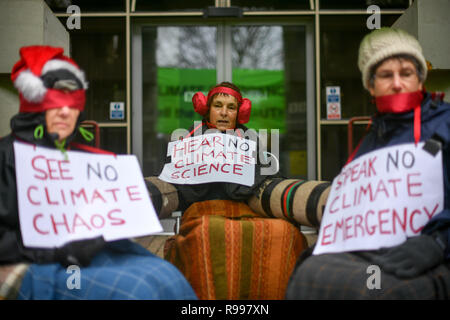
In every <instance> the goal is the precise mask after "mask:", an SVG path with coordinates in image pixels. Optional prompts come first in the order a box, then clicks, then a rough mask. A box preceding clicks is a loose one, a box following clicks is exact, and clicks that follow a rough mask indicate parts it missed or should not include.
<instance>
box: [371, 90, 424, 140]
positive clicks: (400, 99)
mask: <svg viewBox="0 0 450 320" xmlns="http://www.w3.org/2000/svg"><path fill="white" fill-rule="evenodd" d="M422 99H423V93H422V91H420V90H418V91H415V92H406V93H397V94H390V95H386V96H380V97H377V98H375V103H376V105H377V109H378V111H379V112H381V113H403V112H408V111H411V110H414V141H415V143H416V144H417V143H418V142H419V141H420V112H421V108H420V103H421V102H422Z"/></svg>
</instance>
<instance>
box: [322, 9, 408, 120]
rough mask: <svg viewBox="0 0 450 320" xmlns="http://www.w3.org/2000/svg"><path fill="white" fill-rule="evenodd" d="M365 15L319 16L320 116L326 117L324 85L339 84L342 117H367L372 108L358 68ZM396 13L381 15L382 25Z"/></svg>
mask: <svg viewBox="0 0 450 320" xmlns="http://www.w3.org/2000/svg"><path fill="white" fill-rule="evenodd" d="M367 17H368V16H365V15H364V16H351V19H349V17H348V16H322V17H321V18H320V22H321V24H320V31H321V34H320V60H321V67H320V68H321V72H320V73H321V88H322V97H321V118H322V119H327V114H326V87H327V86H339V87H340V91H341V117H342V118H343V119H348V118H351V117H354V116H370V115H372V114H373V113H374V111H375V107H374V106H373V105H372V104H371V98H370V95H369V93H368V92H367V91H366V90H365V89H364V87H363V85H362V80H361V72H360V71H359V69H358V64H357V63H358V50H359V44H360V42H361V40H362V38H363V37H364V36H365V35H366V34H367V33H369V32H370V31H371V30H369V29H367V26H366V19H367ZM398 17H399V16H398V15H381V26H391V25H392V24H393V23H394V22H395V20H396V19H397V18H398Z"/></svg>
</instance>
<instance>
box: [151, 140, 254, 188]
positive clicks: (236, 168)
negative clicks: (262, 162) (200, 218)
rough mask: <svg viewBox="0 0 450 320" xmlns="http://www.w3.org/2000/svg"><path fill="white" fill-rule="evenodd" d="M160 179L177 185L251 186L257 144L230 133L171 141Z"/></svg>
mask: <svg viewBox="0 0 450 320" xmlns="http://www.w3.org/2000/svg"><path fill="white" fill-rule="evenodd" d="M167 156H168V157H170V158H171V161H170V163H166V165H165V166H164V168H163V170H162V172H161V174H160V176H159V178H160V179H161V180H164V181H167V182H170V183H176V184H200V183H209V182H232V183H238V184H242V185H246V186H252V185H253V183H254V180H255V163H256V160H255V159H256V142H255V141H252V140H249V139H243V138H240V137H236V136H234V135H230V134H221V133H212V134H204V135H198V136H193V137H190V138H186V139H183V140H178V141H173V142H170V143H169V145H168V148H167Z"/></svg>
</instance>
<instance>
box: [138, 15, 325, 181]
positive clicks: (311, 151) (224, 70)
mask: <svg viewBox="0 0 450 320" xmlns="http://www.w3.org/2000/svg"><path fill="white" fill-rule="evenodd" d="M186 25H192V26H215V27H216V28H217V47H216V49H217V50H216V52H217V59H216V75H217V83H219V82H221V81H232V61H231V50H232V48H231V28H232V26H242V25H273V26H279V25H281V26H283V25H303V26H305V28H306V30H305V31H306V32H305V35H306V39H305V41H306V43H305V48H306V66H305V67H306V125H307V129H306V132H307V150H306V152H307V178H308V180H316V177H317V173H316V166H317V164H316V158H317V156H316V110H315V96H316V95H315V83H316V79H315V73H314V70H315V64H316V63H317V62H316V61H315V59H314V57H315V48H314V45H315V41H314V21H313V20H311V19H308V18H304V19H302V18H297V19H295V20H292V19H289V20H287V21H284V20H283V19H281V18H279V19H273V18H271V19H260V20H258V21H253V20H252V21H246V20H242V19H241V20H230V21H221V22H207V23H205V22H202V21H201V20H200V19H195V20H192V21H188V22H183V23H180V22H179V20H178V19H173V20H172V19H170V20H158V19H157V20H156V21H151V20H149V22H148V23H147V22H136V23H133V24H132V27H131V80H132V81H131V105H132V108H131V122H132V126H131V143H132V146H131V150H132V153H133V154H135V155H136V156H137V158H138V161H139V163H140V165H141V167H142V156H143V136H142V132H143V128H142V105H143V101H142V98H143V95H142V93H143V92H142V80H143V77H142V30H143V28H144V27H148V26H153V27H157V26H186Z"/></svg>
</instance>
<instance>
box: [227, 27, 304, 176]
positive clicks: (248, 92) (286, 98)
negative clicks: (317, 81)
mask: <svg viewBox="0 0 450 320" xmlns="http://www.w3.org/2000/svg"><path fill="white" fill-rule="evenodd" d="M305 52H306V51H305V27H304V26H236V27H233V29H232V64H233V75H232V76H233V82H234V83H235V84H236V85H237V86H238V87H239V88H240V89H241V91H242V93H243V96H244V97H246V98H249V99H250V100H251V101H252V114H251V117H250V121H249V123H248V124H247V127H249V128H252V129H255V130H257V131H258V130H261V129H265V130H268V133H269V137H270V130H272V129H276V130H279V133H280V141H279V150H280V155H279V156H280V163H281V165H280V167H281V173H282V174H283V175H285V176H289V177H302V178H306V176H307V161H306V159H307V158H306V150H307V141H306V131H307V128H306V72H305V70H306V68H305V65H306V55H305ZM267 143H268V151H270V150H271V148H272V144H274V143H276V142H275V141H270V140H269V141H267Z"/></svg>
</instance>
